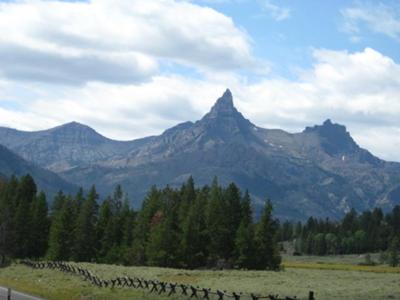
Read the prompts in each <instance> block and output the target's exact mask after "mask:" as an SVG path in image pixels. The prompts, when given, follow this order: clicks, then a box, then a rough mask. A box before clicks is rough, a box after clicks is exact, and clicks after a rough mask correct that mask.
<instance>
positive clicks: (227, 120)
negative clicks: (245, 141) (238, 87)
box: [196, 89, 254, 139]
mask: <svg viewBox="0 0 400 300" xmlns="http://www.w3.org/2000/svg"><path fill="white" fill-rule="evenodd" d="M196 126H197V127H201V128H203V129H205V130H206V131H207V132H208V133H209V134H210V136H213V137H218V138H223V139H225V138H230V137H232V136H237V135H240V134H241V135H242V136H243V134H244V135H247V134H248V132H250V131H251V128H253V127H254V125H253V124H252V123H251V122H250V121H249V120H247V119H246V118H244V117H243V115H242V114H241V113H240V112H239V111H238V110H237V109H236V108H235V106H234V104H233V97H232V93H231V91H230V90H229V89H227V90H226V91H225V93H224V94H223V95H222V97H220V98H218V100H217V101H216V103H215V104H214V106H213V107H212V108H211V110H210V112H209V113H207V114H206V115H205V116H204V117H203V118H202V119H201V120H200V121H198V122H197V123H196Z"/></svg>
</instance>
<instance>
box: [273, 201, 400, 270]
mask: <svg viewBox="0 0 400 300" xmlns="http://www.w3.org/2000/svg"><path fill="white" fill-rule="evenodd" d="M278 236H279V241H281V242H283V241H291V242H292V243H293V244H294V248H295V254H311V255H337V254H360V253H372V252H381V257H382V262H388V263H389V264H390V265H392V266H397V265H399V251H400V206H399V205H397V206H395V207H394V208H393V209H392V211H390V212H388V213H386V214H385V213H384V212H383V211H382V209H380V208H375V209H373V210H372V211H371V210H367V211H364V212H363V213H361V214H358V213H357V212H356V211H355V210H354V209H351V210H350V211H349V212H348V213H347V214H346V215H345V216H344V217H343V218H342V219H341V220H338V221H333V220H329V219H325V220H323V219H316V218H313V217H310V218H309V219H308V220H307V221H306V222H304V223H301V222H298V223H293V222H290V221H286V222H283V223H282V224H281V225H280V226H279V234H278Z"/></svg>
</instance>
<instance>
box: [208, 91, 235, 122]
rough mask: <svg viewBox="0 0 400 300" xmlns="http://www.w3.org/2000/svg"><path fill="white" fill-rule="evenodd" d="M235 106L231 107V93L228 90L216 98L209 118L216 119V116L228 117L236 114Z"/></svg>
mask: <svg viewBox="0 0 400 300" xmlns="http://www.w3.org/2000/svg"><path fill="white" fill-rule="evenodd" d="M237 112H238V111H237V110H236V108H235V106H234V105H233V97H232V93H231V91H230V90H229V89H227V90H226V91H225V93H224V94H223V95H222V97H220V98H218V100H217V102H215V104H214V106H213V107H212V108H211V111H210V116H212V117H217V116H218V115H221V114H223V115H227V114H228V115H229V114H232V113H237Z"/></svg>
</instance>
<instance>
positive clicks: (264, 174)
mask: <svg viewBox="0 0 400 300" xmlns="http://www.w3.org/2000/svg"><path fill="white" fill-rule="evenodd" d="M0 143H3V144H5V145H7V146H9V147H10V148H11V149H13V150H14V151H15V152H17V153H18V154H20V155H21V156H23V157H24V158H25V159H28V160H30V161H33V162H35V163H37V164H39V165H41V166H43V167H45V168H48V169H51V170H55V171H57V172H58V174H59V175H60V176H62V177H63V178H64V179H66V180H68V181H70V182H72V183H76V184H79V185H84V186H90V185H91V184H94V183H95V184H96V185H97V186H98V188H99V190H100V192H102V193H103V194H108V193H110V191H111V189H112V188H113V187H114V186H115V185H116V184H122V185H123V187H124V188H125V189H126V190H127V191H128V193H129V195H130V196H131V198H132V199H133V201H134V203H135V204H136V205H139V204H140V202H141V200H142V198H143V196H144V195H145V192H146V190H147V189H148V188H149V187H150V186H151V185H153V184H157V185H161V186H162V185H166V184H170V185H178V184H180V183H182V182H183V181H184V180H186V179H187V178H188V177H189V176H190V175H192V176H193V177H194V179H195V181H196V182H197V183H198V184H208V183H210V182H211V180H212V179H213V177H214V176H218V178H219V180H220V181H221V182H222V183H223V184H228V183H229V182H231V181H234V182H236V183H237V184H238V185H239V186H240V187H241V188H242V189H249V191H250V193H251V194H252V196H253V198H254V199H255V204H256V206H257V203H261V202H262V201H263V200H265V198H266V197H269V198H271V199H272V200H273V202H274V203H275V208H276V212H277V214H278V215H279V216H281V217H283V218H296V219H304V218H306V217H307V216H310V215H313V216H320V217H331V218H332V217H333V218H335V217H339V216H341V215H342V214H343V213H345V212H346V211H348V210H349V209H350V208H351V207H354V208H356V209H358V210H363V209H367V208H372V207H374V206H381V207H384V208H390V207H392V206H393V205H394V204H396V203H400V199H398V197H397V195H398V192H397V191H398V189H399V187H400V164H398V163H388V162H385V161H382V160H380V159H379V158H377V157H375V156H373V155H372V154H371V153H369V152H368V151H367V150H364V149H362V148H360V147H359V146H358V145H357V144H356V143H355V141H354V140H353V139H352V138H351V135H350V134H349V133H348V132H347V130H346V128H345V127H344V126H342V125H339V124H334V123H332V122H331V121H330V120H327V121H325V122H324V123H323V124H322V125H317V126H314V127H307V128H306V129H305V130H304V131H303V132H300V133H295V134H290V133H287V132H285V131H282V130H269V129H263V128H260V127H257V126H256V125H254V124H252V123H251V122H250V121H249V120H247V119H246V118H244V117H243V115H242V114H241V113H240V112H238V111H237V109H236V108H235V107H234V104H233V99H232V94H231V92H230V91H229V90H227V91H226V92H225V93H224V94H223V96H222V97H221V98H219V99H218V100H217V102H216V103H215V105H214V106H213V107H212V109H211V110H210V112H209V113H207V114H206V115H205V116H204V117H203V118H202V119H201V120H199V121H197V122H195V123H192V122H186V123H182V124H179V125H177V126H175V127H173V128H170V129H168V130H166V131H165V132H164V133H163V134H162V135H160V136H155V137H149V138H145V139H141V140H136V141H132V142H119V141H113V140H109V139H107V138H105V137H103V136H101V135H99V134H98V133H96V132H95V131H94V130H92V129H91V128H89V127H87V126H84V125H80V124H77V123H71V124H66V125H63V126H60V127H57V128H53V129H50V130H47V131H42V132H33V133H28V132H19V131H15V130H10V129H6V128H3V129H0Z"/></svg>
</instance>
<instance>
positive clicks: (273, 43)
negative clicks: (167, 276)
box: [0, 0, 400, 161]
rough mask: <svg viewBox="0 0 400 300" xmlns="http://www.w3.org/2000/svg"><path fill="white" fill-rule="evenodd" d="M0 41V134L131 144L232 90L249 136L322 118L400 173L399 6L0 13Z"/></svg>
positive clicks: (288, 4) (43, 7) (137, 0)
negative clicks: (51, 132)
mask: <svg viewBox="0 0 400 300" xmlns="http://www.w3.org/2000/svg"><path fill="white" fill-rule="evenodd" d="M0 32H1V33H2V34H1V35H0V126H7V127H12V128H17V129H20V130H29V131H31V130H42V129H47V128H50V127H54V126H58V125H61V124H63V123H68V122H71V121H77V122H80V123H83V124H86V125H89V126H91V127H93V128H94V129H95V130H97V131H98V132H99V133H101V134H103V135H105V136H107V137H109V138H113V139H119V140H131V139H135V138H140V137H144V136H148V135H157V134H161V133H162V132H163V131H164V130H165V129H167V128H169V127H172V126H174V125H176V124H178V123H181V122H185V121H196V120H198V119H200V118H201V117H202V116H203V115H204V114H205V113H206V112H207V111H208V110H209V109H210V107H211V106H212V105H213V103H214V102H215V101H216V99H217V98H218V97H219V96H221V95H222V93H223V92H224V91H225V89H226V88H230V89H231V91H232V93H233V97H234V102H235V106H236V107H237V108H238V110H240V111H241V112H242V113H243V115H244V116H245V117H246V118H248V119H250V120H251V121H252V122H253V123H254V124H256V125H257V126H260V127H265V128H281V129H284V130H286V131H289V132H300V131H302V130H303V129H304V128H305V127H306V126H312V125H314V124H321V123H323V121H324V120H326V119H328V118H330V119H331V120H332V121H333V122H336V123H340V124H343V125H345V126H346V127H347V129H348V131H349V132H350V133H351V135H352V136H353V138H354V139H355V140H356V142H357V143H358V144H359V145H360V146H362V147H364V148H366V149H368V150H370V151H371V152H372V153H373V154H375V155H377V156H379V157H381V158H383V159H387V160H394V161H400V151H399V149H400V118H399V116H400V48H399V46H400V2H399V1H397V0H387V1H376V0H375V1H363V0H356V1H351V0H346V1H344V0H335V1H320V0H279V1H278V0H146V1H144V0H88V1H65V0H64V1H61V0H59V1H55V0H15V1H13V0H7V1H5V0H0Z"/></svg>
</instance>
